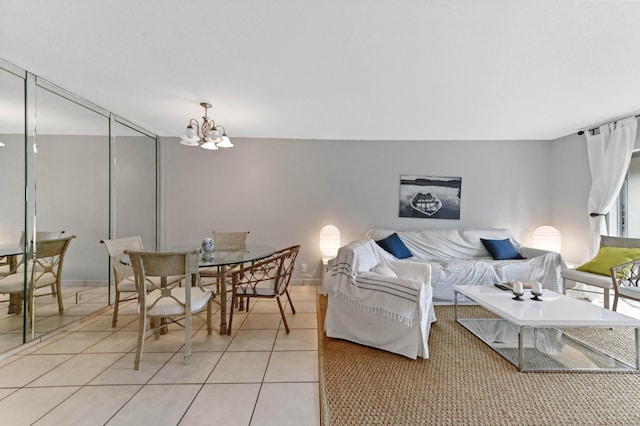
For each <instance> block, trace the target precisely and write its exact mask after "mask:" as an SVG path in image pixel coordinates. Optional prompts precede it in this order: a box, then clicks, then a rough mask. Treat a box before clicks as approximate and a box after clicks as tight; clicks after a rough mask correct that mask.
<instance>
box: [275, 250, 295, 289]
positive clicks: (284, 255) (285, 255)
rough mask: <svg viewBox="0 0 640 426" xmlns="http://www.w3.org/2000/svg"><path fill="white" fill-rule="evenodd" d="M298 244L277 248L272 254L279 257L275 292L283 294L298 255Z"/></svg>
mask: <svg viewBox="0 0 640 426" xmlns="http://www.w3.org/2000/svg"><path fill="white" fill-rule="evenodd" d="M299 250H300V246H291V247H288V248H286V249H282V250H279V251H277V252H275V253H274V254H273V256H276V257H279V258H280V264H279V265H278V267H279V271H278V278H279V279H278V280H277V281H276V288H275V290H276V293H277V294H280V295H282V294H284V292H285V290H286V289H287V288H288V287H289V282H290V281H291V275H293V266H294V264H295V262H296V257H297V256H298V251H299Z"/></svg>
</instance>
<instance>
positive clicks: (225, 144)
mask: <svg viewBox="0 0 640 426" xmlns="http://www.w3.org/2000/svg"><path fill="white" fill-rule="evenodd" d="M200 106H202V107H203V108H204V117H202V124H198V120H196V119H195V118H192V119H191V120H189V125H188V126H187V131H186V132H185V134H184V135H182V138H181V139H180V143H181V144H182V145H187V146H199V147H201V148H204V149H218V148H231V147H232V146H233V144H232V143H231V140H229V137H228V136H227V132H226V130H225V129H224V127H223V126H221V125H220V124H218V125H216V122H215V121H213V119H211V120H209V117H208V116H207V109H209V108H211V104H210V103H207V102H200ZM218 129H221V130H222V136H220V133H219V132H218Z"/></svg>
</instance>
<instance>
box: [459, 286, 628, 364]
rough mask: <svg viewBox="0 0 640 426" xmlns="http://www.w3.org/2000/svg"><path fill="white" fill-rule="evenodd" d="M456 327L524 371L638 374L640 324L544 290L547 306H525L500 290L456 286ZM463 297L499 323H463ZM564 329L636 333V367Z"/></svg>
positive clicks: (526, 298) (470, 320)
mask: <svg viewBox="0 0 640 426" xmlns="http://www.w3.org/2000/svg"><path fill="white" fill-rule="evenodd" d="M454 292H455V318H456V322H458V323H459V324H461V325H462V326H463V327H464V328H466V329H467V330H469V331H470V332H471V333H473V334H474V335H475V336H476V337H478V338H479V339H481V340H482V341H483V342H484V343H486V344H487V345H489V346H490V347H491V348H492V349H493V350H495V351H496V352H498V353H499V354H500V355H501V356H503V357H504V358H505V359H506V360H508V361H509V362H511V363H512V364H513V365H515V366H516V367H517V368H518V369H519V370H520V371H568V370H571V371H638V370H640V320H637V319H635V318H632V317H629V316H627V315H623V314H619V313H617V312H613V311H610V310H608V309H603V308H601V307H599V306H596V305H593V304H591V303H588V302H585V301H581V300H577V299H573V298H571V297H568V296H564V295H562V294H558V293H555V292H553V291H550V290H546V289H545V290H544V294H543V295H542V301H534V300H531V293H530V292H529V291H528V290H527V291H525V294H524V295H523V296H522V299H523V300H522V301H516V300H513V294H512V293H511V292H510V291H504V290H500V289H498V288H497V287H495V286H485V285H482V286H475V285H456V286H455V287H454ZM459 295H462V296H465V297H467V298H468V299H470V300H471V301H473V302H475V303H477V304H478V305H480V306H482V307H483V308H485V309H487V310H489V311H490V312H492V313H494V314H495V315H497V316H498V317H499V318H460V317H459V312H458V310H459V308H458V304H459V300H458V297H459ZM565 328H573V329H577V328H632V329H635V330H634V333H633V334H634V338H635V365H631V364H629V363H626V362H624V361H622V360H620V359H618V358H615V357H614V356H612V355H610V354H608V353H605V352H604V351H603V350H600V349H596V348H594V347H593V346H591V345H589V344H587V343H585V342H582V341H580V340H578V339H576V338H575V337H572V336H569V335H567V334H566V333H564V332H563V331H562V329H565Z"/></svg>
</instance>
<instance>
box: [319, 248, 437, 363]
mask: <svg viewBox="0 0 640 426" xmlns="http://www.w3.org/2000/svg"><path fill="white" fill-rule="evenodd" d="M330 266H331V268H330V270H329V272H328V273H327V275H326V276H325V279H324V282H323V283H324V290H325V292H326V293H327V294H328V296H329V302H328V306H327V312H326V317H325V332H326V334H327V336H328V337H335V338H340V339H345V340H349V341H352V342H356V343H360V344H362V345H366V346H372V347H375V348H379V349H383V350H386V351H389V352H393V353H397V354H400V355H404V356H406V357H409V358H412V359H416V358H417V357H422V358H428V357H429V347H428V339H429V331H430V329H431V323H432V322H434V321H435V319H436V318H435V314H434V311H433V303H432V292H431V286H430V284H429V272H430V266H429V265H428V264H425V263H411V262H401V261H398V260H397V259H395V258H393V257H392V256H391V257H389V256H386V252H384V250H379V247H378V245H377V244H376V243H375V242H374V241H373V240H360V241H354V242H351V243H349V244H347V245H346V246H344V247H342V248H340V250H339V251H338V256H337V257H336V258H335V259H333V260H332V261H331V263H330Z"/></svg>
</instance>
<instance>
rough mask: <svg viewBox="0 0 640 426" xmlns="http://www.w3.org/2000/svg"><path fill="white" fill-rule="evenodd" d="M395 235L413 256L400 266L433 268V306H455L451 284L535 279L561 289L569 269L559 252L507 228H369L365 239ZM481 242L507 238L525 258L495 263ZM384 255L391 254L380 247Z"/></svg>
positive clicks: (478, 283)
mask: <svg viewBox="0 0 640 426" xmlns="http://www.w3.org/2000/svg"><path fill="white" fill-rule="evenodd" d="M394 232H396V233H397V234H398V236H399V237H400V239H401V240H402V242H403V243H404V244H405V245H406V246H407V248H408V249H409V251H410V252H411V254H412V255H413V256H412V257H410V258H407V259H404V260H403V262H415V263H428V264H430V265H431V287H432V288H433V299H434V301H436V302H444V303H453V298H454V292H453V286H454V285H457V284H459V285H493V284H497V283H505V282H509V281H528V282H533V281H538V282H540V283H542V287H543V288H547V289H550V290H553V291H556V292H560V291H562V278H561V276H560V273H561V271H563V270H566V269H567V266H566V264H565V263H564V260H563V259H562V256H560V254H558V253H554V252H550V251H545V250H539V249H535V248H531V247H524V246H522V245H521V244H520V243H518V241H516V240H515V238H514V237H513V235H512V234H511V231H509V230H508V229H502V228H496V229H430V230H423V231H393V230H383V229H372V230H370V231H369V234H368V237H369V238H371V239H372V240H381V239H383V238H386V237H388V236H389V235H391V234H393V233H394ZM481 238H483V239H488V240H505V239H508V240H510V241H511V243H512V244H513V247H514V248H515V249H517V251H518V252H519V253H520V254H521V255H522V257H524V258H525V259H507V260H494V259H493V258H492V257H491V255H490V254H489V252H488V251H487V249H486V248H485V246H484V245H483V243H482V242H481V240H480V239H481ZM380 251H382V252H383V254H382V255H383V256H389V257H391V258H393V256H392V255H391V254H389V253H387V252H385V251H384V250H382V248H380Z"/></svg>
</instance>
